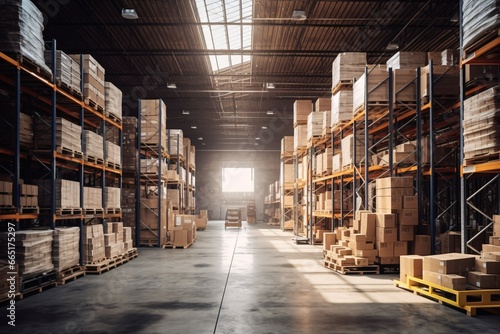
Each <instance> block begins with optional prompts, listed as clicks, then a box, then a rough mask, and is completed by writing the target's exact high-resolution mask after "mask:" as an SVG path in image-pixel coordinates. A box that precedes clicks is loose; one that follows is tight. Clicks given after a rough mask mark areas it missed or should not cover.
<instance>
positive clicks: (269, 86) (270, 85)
mask: <svg viewBox="0 0 500 334" xmlns="http://www.w3.org/2000/svg"><path fill="white" fill-rule="evenodd" d="M266 88H267V89H275V88H276V86H275V85H274V82H268V83H266Z"/></svg>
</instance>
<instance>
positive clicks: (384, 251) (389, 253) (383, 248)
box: [377, 242, 394, 257]
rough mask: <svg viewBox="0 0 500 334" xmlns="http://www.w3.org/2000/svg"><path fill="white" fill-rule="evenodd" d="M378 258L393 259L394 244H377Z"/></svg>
mask: <svg viewBox="0 0 500 334" xmlns="http://www.w3.org/2000/svg"><path fill="white" fill-rule="evenodd" d="M377 249H378V256H380V257H394V243H392V242H377Z"/></svg>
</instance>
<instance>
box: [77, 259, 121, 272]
mask: <svg viewBox="0 0 500 334" xmlns="http://www.w3.org/2000/svg"><path fill="white" fill-rule="evenodd" d="M121 260H122V258H121V257H115V258H112V259H105V260H102V261H100V262H97V263H89V264H86V265H85V273H87V274H95V275H100V274H102V273H104V272H106V271H109V270H111V269H113V268H116V267H117V266H118V263H119V262H120V264H121Z"/></svg>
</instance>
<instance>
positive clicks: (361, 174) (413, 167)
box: [295, 61, 460, 252]
mask: <svg viewBox="0 0 500 334" xmlns="http://www.w3.org/2000/svg"><path fill="white" fill-rule="evenodd" d="M433 68H434V66H433V64H432V61H431V62H430V64H429V65H428V66H427V67H426V68H425V70H427V71H430V78H432V80H430V82H429V86H430V90H429V92H428V93H426V100H425V99H424V100H422V98H421V87H420V81H421V80H420V79H421V78H420V77H421V70H422V69H421V68H416V69H415V70H414V71H409V73H411V75H413V77H414V79H413V80H408V81H407V83H406V84H404V85H397V86H396V87H395V81H394V77H393V76H394V71H392V69H388V71H387V75H386V78H385V79H384V80H382V81H381V82H380V83H379V84H378V85H377V86H376V87H372V88H371V89H370V90H369V89H368V86H366V85H365V92H364V94H365V97H364V105H363V107H362V108H361V109H360V110H358V111H357V113H356V114H355V115H354V116H353V117H352V118H351V119H350V120H349V121H346V122H343V123H340V124H338V126H336V127H333V128H332V129H331V130H332V132H331V134H330V135H327V136H325V137H324V138H322V139H321V140H317V141H316V143H315V144H313V145H312V146H311V147H309V148H308V154H309V155H310V156H311V160H312V161H314V157H315V154H316V153H317V152H321V151H322V150H324V149H325V148H327V147H331V148H332V151H333V153H332V155H335V154H336V153H337V152H338V151H339V149H340V144H341V141H342V140H343V139H344V138H346V137H347V136H349V135H352V137H353V140H354V143H357V144H354V143H353V145H352V157H353V159H352V163H351V164H350V166H344V168H341V170H338V171H334V172H333V173H332V174H331V175H325V176H316V177H313V178H309V179H308V185H309V187H310V189H312V191H313V194H312V196H311V197H310V199H312V198H315V196H314V194H316V193H318V192H321V191H324V189H327V190H330V191H332V195H333V196H332V209H333V211H332V212H331V213H330V212H327V211H325V212H318V211H314V212H313V215H312V216H313V217H310V218H309V220H308V221H309V223H308V224H309V228H308V230H309V231H311V229H312V226H314V224H316V223H318V222H319V221H321V219H323V220H322V221H323V222H325V224H324V225H325V227H326V228H327V229H330V228H331V229H332V230H333V229H334V228H335V227H337V226H343V225H344V224H345V223H346V222H347V221H348V220H349V219H351V218H352V217H354V215H355V212H356V209H366V210H373V208H374V207H375V206H376V197H374V196H373V186H374V181H375V180H376V179H377V178H380V177H387V176H396V175H412V176H414V177H415V178H416V183H415V190H416V192H417V193H418V194H422V195H421V196H418V200H419V205H418V208H419V209H418V210H419V219H418V221H419V233H430V234H431V235H432V238H431V240H433V241H431V249H432V252H435V251H436V246H437V245H439V239H438V234H439V233H436V231H437V229H439V228H441V232H445V231H447V230H452V229H457V227H458V208H459V204H460V202H459V201H458V199H457V197H456V196H457V194H458V191H457V190H458V188H457V186H458V173H457V170H458V165H457V163H456V156H457V147H458V145H456V144H457V142H458V140H459V133H458V129H457V127H456V126H453V125H454V124H455V125H456V124H457V122H458V114H457V108H458V106H459V104H458V103H456V101H457V96H455V97H454V98H451V99H450V96H445V97H444V99H443V97H442V96H435V95H434V94H433V90H432V87H433V84H434V85H436V84H437V83H439V82H440V80H444V79H443V78H445V75H446V74H448V71H450V70H451V69H452V68H453V66H449V67H448V68H446V69H443V68H442V67H440V71H441V72H439V74H438V75H433V72H432V71H433ZM369 76H370V71H369V69H368V68H366V69H365V77H366V78H368V77H369ZM366 80H367V81H368V79H366ZM457 84H458V83H457ZM382 86H385V87H384V89H385V90H386V91H387V95H386V98H385V99H383V101H381V103H380V102H378V103H376V104H371V103H369V102H368V101H370V99H369V96H370V94H372V93H373V92H375V91H376V90H377V89H380V88H381V87H382ZM338 90H339V87H334V91H338ZM409 90H412V91H414V92H415V94H416V95H415V96H416V98H415V99H414V100H411V101H409V100H405V99H404V98H402V96H406V95H405V94H403V93H404V92H405V91H406V92H408V91H409ZM400 96H401V97H400ZM454 122H455V123H454ZM422 133H424V134H428V140H426V141H424V140H423V138H422V137H423V136H422ZM365 134H367V135H365ZM437 140H439V142H438V143H437V144H436V141H437ZM407 141H413V142H414V143H415V147H416V150H415V151H413V152H410V154H414V155H415V161H414V162H411V163H404V164H401V163H399V162H398V161H394V157H393V155H392V154H389V155H388V157H387V161H386V162H385V163H384V164H381V162H380V161H378V159H375V153H376V151H380V150H387V151H389V152H392V151H393V149H394V148H395V147H396V145H398V144H401V143H404V142H407ZM444 143H448V145H444ZM436 145H439V146H440V149H444V151H445V153H444V154H443V155H442V156H441V158H439V159H437V157H436V156H435V155H434V152H435V149H436ZM359 150H361V152H359ZM423 152H428V153H427V154H426V157H427V159H425V160H423V158H424V156H423ZM450 156H451V157H452V158H451V159H450ZM444 160H447V161H448V164H443V161H444ZM449 160H452V161H453V163H451V164H450V163H449ZM312 161H311V163H312ZM311 167H312V165H311ZM437 180H439V182H437ZM335 190H337V191H336V192H334V191H335ZM430 199H433V200H430ZM308 201H309V200H308ZM347 201H348V202H351V203H352V205H351V204H349V205H348V206H347V205H346V202H347ZM295 203H297V202H295ZM335 203H337V206H336V205H335ZM307 211H311V205H309V206H308V209H307ZM324 219H326V220H324ZM443 221H446V222H447V224H439V222H443ZM330 222H331V223H330ZM424 222H426V223H428V224H423V223H424ZM438 232H439V231H438ZM309 237H310V238H311V240H312V233H311V234H310V235H309Z"/></svg>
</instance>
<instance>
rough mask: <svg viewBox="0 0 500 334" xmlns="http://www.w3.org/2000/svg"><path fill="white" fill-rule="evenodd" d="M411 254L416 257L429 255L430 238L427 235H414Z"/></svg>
mask: <svg viewBox="0 0 500 334" xmlns="http://www.w3.org/2000/svg"><path fill="white" fill-rule="evenodd" d="M412 253H413V254H416V255H429V254H430V253H431V237H430V236H428V235H416V236H415V241H414V242H413V248H412Z"/></svg>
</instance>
